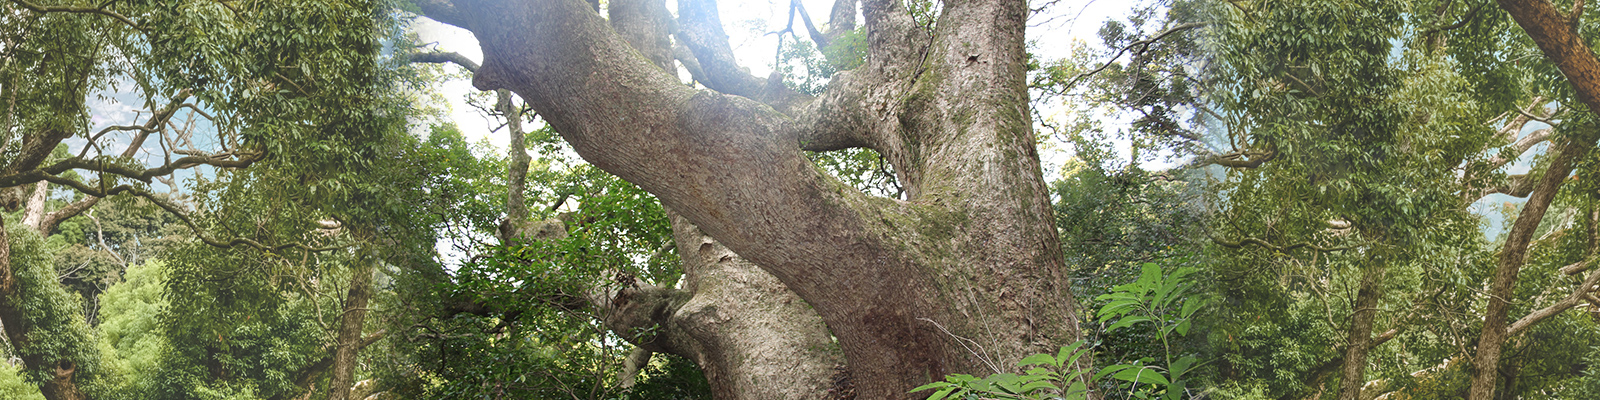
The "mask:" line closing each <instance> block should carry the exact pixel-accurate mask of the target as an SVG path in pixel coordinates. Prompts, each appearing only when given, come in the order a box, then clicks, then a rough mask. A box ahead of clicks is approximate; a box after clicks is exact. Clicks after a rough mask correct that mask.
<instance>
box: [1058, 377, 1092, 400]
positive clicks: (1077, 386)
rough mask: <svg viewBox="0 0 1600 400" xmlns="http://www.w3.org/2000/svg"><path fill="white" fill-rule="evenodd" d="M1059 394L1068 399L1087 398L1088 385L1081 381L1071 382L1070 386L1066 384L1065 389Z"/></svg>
mask: <svg viewBox="0 0 1600 400" xmlns="http://www.w3.org/2000/svg"><path fill="white" fill-rule="evenodd" d="M1061 394H1062V395H1063V396H1065V397H1066V398H1068V399H1087V398H1089V387H1088V386H1086V385H1084V384H1083V382H1081V381H1079V382H1072V386H1068V387H1067V391H1066V392H1062V393H1061Z"/></svg>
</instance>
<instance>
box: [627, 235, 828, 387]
mask: <svg viewBox="0 0 1600 400" xmlns="http://www.w3.org/2000/svg"><path fill="white" fill-rule="evenodd" d="M672 226H673V238H674V241H676V242H677V246H678V254H679V256H680V257H681V258H682V259H683V271H684V277H683V288H682V289H671V288H659V287H653V286H648V285H642V284H635V285H634V286H633V287H628V288H624V289H622V290H620V291H618V292H617V293H616V294H615V295H614V296H611V297H610V298H609V299H607V300H605V303H607V304H604V305H605V306H606V307H605V309H607V312H606V313H605V323H606V326H607V327H609V328H611V330H612V331H613V332H617V333H618V334H619V335H622V336H623V337H624V338H628V339H629V340H630V341H632V342H634V343H635V344H637V345H638V346H640V347H641V348H643V349H644V350H648V351H654V352H663V353H671V354H676V355H679V356H683V357H685V358H688V359H690V360H693V361H695V363H696V364H698V365H699V366H700V368H701V370H702V371H704V373H705V376H706V380H707V381H708V382H710V383H711V388H712V393H713V395H714V396H715V397H716V398H718V399H822V398H825V395H826V394H827V393H828V389H829V388H830V386H831V384H832V382H831V381H830V379H829V377H831V376H833V375H834V373H835V368H836V367H839V366H842V365H843V364H844V359H843V355H842V354H841V353H840V352H839V348H838V345H837V344H835V343H833V342H832V340H831V339H830V337H829V336H828V328H827V326H826V325H824V324H823V322H822V319H821V317H818V316H817V314H816V312H815V311H812V310H811V308H810V307H809V306H807V305H806V303H805V301H804V300H801V299H800V298H799V296H796V295H795V294H794V293H793V292H791V291H789V290H788V289H787V288H785V287H784V286H783V283H781V282H778V279H777V278H774V277H773V276H772V275H770V274H767V273H766V272H764V271H762V270H761V269H760V268H757V267H756V266H755V265H754V264H751V263H750V262H749V261H745V260H744V259H743V258H740V257H739V256H738V255H737V254H734V253H733V251H730V250H728V248H727V247H725V246H723V245H721V244H719V243H717V241H716V240H714V239H711V237H709V236H706V235H705V234H704V233H702V232H700V230H699V229H698V228H696V227H695V226H694V225H693V224H690V223H688V221H687V220H685V219H683V218H682V217H679V216H676V215H673V216H672ZM645 328H654V329H653V330H646V329H645ZM641 333H643V334H641Z"/></svg>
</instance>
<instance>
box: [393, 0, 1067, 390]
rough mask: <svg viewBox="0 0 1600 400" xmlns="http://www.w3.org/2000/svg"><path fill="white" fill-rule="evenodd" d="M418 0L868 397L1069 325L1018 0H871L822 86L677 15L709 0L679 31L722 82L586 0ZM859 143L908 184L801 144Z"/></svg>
mask: <svg viewBox="0 0 1600 400" xmlns="http://www.w3.org/2000/svg"><path fill="white" fill-rule="evenodd" d="M418 3H419V5H420V6H421V7H422V9H423V10H424V12H425V13H426V14H427V16H429V17H432V18H434V19H436V20H439V21H441V22H445V23H448V24H452V25H456V26H460V27H463V28H466V29H468V30H469V31H472V32H473V33H474V34H475V35H476V36H477V37H478V39H479V42H480V44H481V46H482V47H483V50H484V54H485V56H484V62H483V65H482V67H481V68H480V69H479V70H478V72H477V73H476V74H475V77H474V84H475V85H476V86H478V87H479V88H480V89H484V90H493V89H500V88H505V89H510V90H512V91H513V92H516V93H517V94H518V95H519V96H521V97H522V98H523V99H524V100H526V101H527V102H528V103H529V104H530V105H531V106H532V108H533V109H534V110H536V111H538V112H539V113H540V115H541V116H543V117H544V118H545V119H546V120H547V121H549V122H550V123H551V125H552V126H553V127H554V128H555V129H556V131H558V132H560V133H561V134H562V136H563V138H565V139H566V140H567V141H568V142H569V143H571V144H572V145H573V147H574V148H575V149H576V150H577V152H578V153H579V154H580V155H582V156H583V157H584V159H586V160H587V161H589V162H590V163H592V164H594V165H595V166H597V167H600V168H601V169H604V170H606V171H607V172H611V173H613V174H615V175H617V176H619V177H622V178H623V179H626V180H628V181H629V182H632V183H634V184H637V185H639V186H640V187H642V188H644V189H645V190H647V191H649V192H650V193H652V194H654V195H656V196H657V197H658V198H660V199H661V201H662V202H663V203H664V204H665V205H667V206H668V207H670V208H672V209H673V210H676V211H677V212H679V213H681V214H682V216H683V217H684V218H685V219H686V220H688V221H692V222H693V223H694V224H695V225H697V226H699V227H700V228H701V229H702V230H704V232H705V233H706V234H709V235H710V236H712V237H715V238H717V239H718V241H720V242H721V243H723V244H725V245H726V246H727V247H728V248H729V249H730V250H732V251H733V252H735V253H737V254H739V255H741V256H744V257H745V258H746V259H748V260H749V261H751V262H753V263H754V264H755V265H758V266H760V268H762V269H764V270H766V271H767V272H770V273H771V274H772V275H773V276H775V277H776V278H777V279H778V280H779V281H781V282H782V283H783V284H784V285H786V286H787V287H788V288H789V289H791V290H793V291H794V292H795V293H796V294H798V295H799V297H800V298H803V299H805V301H806V303H808V304H810V305H812V306H813V307H815V310H816V312H817V313H819V314H820V315H821V316H822V317H823V319H824V320H826V321H827V325H828V327H830V328H832V332H833V333H834V335H835V336H836V337H837V338H838V342H839V344H840V345H841V347H842V349H843V350H844V354H845V356H846V358H847V359H848V365H849V372H850V373H851V376H852V377H853V379H854V383H855V384H856V385H857V389H858V391H859V393H860V395H861V396H862V397H863V398H874V399H878V398H884V399H888V398H910V397H913V396H912V395H910V394H907V393H906V392H907V390H909V389H911V388H912V387H914V386H916V385H919V384H922V383H925V382H928V381H930V380H933V379H938V378H939V377H942V376H944V375H945V374H949V373H958V372H960V373H972V374H986V373H991V372H994V371H996V370H1000V369H1002V368H1012V366H1014V365H1015V363H1016V361H1017V360H1019V359H1021V358H1022V357H1024V356H1026V355H1028V354H1033V353H1040V352H1054V350H1055V349H1056V347H1058V346H1060V345H1063V344H1066V343H1070V342H1072V341H1073V340H1076V339H1077V338H1078V332H1077V328H1076V325H1077V323H1076V322H1077V321H1076V317H1075V313H1076V310H1075V308H1076V306H1075V305H1074V302H1073V299H1072V297H1071V293H1070V289H1069V288H1068V286H1067V280H1066V276H1065V275H1064V272H1063V261H1062V257H1061V254H1060V246H1059V243H1058V238H1057V234H1056V232H1055V229H1054V226H1053V216H1052V215H1051V209H1050V207H1049V202H1048V195H1047V193H1048V192H1047V191H1046V189H1045V185H1044V181H1043V178H1042V176H1041V173H1040V169H1039V161H1038V155H1037V153H1036V150H1035V146H1034V137H1033V132H1032V125H1031V122H1030V119H1029V112H1028V98H1027V84H1026V79H1025V78H1026V75H1025V74H1026V65H1025V62H1026V54H1025V52H1024V42H1023V29H1024V28H1025V19H1026V16H1027V12H1028V9H1027V5H1026V3H1025V2H1024V1H1020V0H986V1H973V2H948V3H944V8H943V9H942V10H941V12H940V15H939V20H938V22H937V23H936V24H935V28H934V30H933V31H932V32H931V34H930V32H929V31H928V30H925V29H923V27H920V26H917V25H916V24H915V23H914V22H913V21H912V20H911V17H910V14H909V13H908V12H907V10H905V9H904V8H903V5H902V4H900V2H897V1H867V2H865V3H864V5H863V8H862V9H863V11H864V14H865V16H866V20H867V24H866V36H867V42H868V49H867V52H866V63H865V65H863V66H862V67H859V68H857V69H856V70H852V71H848V72H844V73H841V74H839V75H837V76H835V77H834V79H833V81H832V83H831V84H830V87H829V89H828V90H827V91H826V92H825V93H823V94H822V95H821V96H819V97H817V98H815V99H809V98H805V97H803V96H796V95H793V94H784V93H783V90H782V84H781V82H778V84H777V85H773V84H772V82H773V80H771V79H768V80H767V84H765V85H762V87H761V88H759V89H757V90H754V91H752V90H751V89H750V87H749V85H748V84H747V83H749V82H759V81H760V80H759V79H754V78H753V77H749V76H748V75H745V74H743V73H742V72H740V73H735V72H732V71H739V70H738V69H737V68H728V66H729V65H726V64H727V63H725V62H723V61H722V60H721V59H720V58H718V57H714V56H716V55H717V53H718V51H717V50H718V49H719V48H720V46H717V45H716V42H718V39H719V37H717V35H709V37H696V36H694V35H691V34H689V33H691V32H707V31H720V28H716V29H711V28H712V27H711V26H709V25H707V24H704V23H702V22H703V21H706V20H709V21H713V22H714V21H715V20H716V18H715V12H714V8H709V9H708V8H707V7H705V6H709V5H714V4H713V3H711V2H709V1H690V0H685V1H681V2H680V3H679V5H680V10H679V13H678V14H679V18H680V19H679V20H678V24H679V28H680V33H679V34H678V35H677V37H678V39H679V40H680V41H683V42H685V43H686V44H688V47H689V48H690V50H692V52H693V54H694V57H695V58H696V59H697V60H698V63H699V64H700V65H701V66H702V69H703V71H704V72H705V73H706V75H707V76H705V77H701V76H697V77H696V80H698V81H700V82H703V83H705V84H706V86H708V87H711V88H712V89H715V90H717V91H709V90H696V89H693V88H689V87H685V86H683V85H682V84H680V83H679V82H678V81H677V80H676V79H674V78H673V77H672V76H671V75H669V74H667V73H664V71H662V69H661V68H660V67H658V66H657V65H656V64H655V63H654V62H652V60H651V59H649V58H646V57H645V56H644V55H643V53H642V52H640V51H639V50H636V49H635V48H634V47H633V46H632V45H630V44H629V43H628V42H627V41H626V39H625V38H624V37H623V35H620V34H618V33H617V32H616V30H614V29H613V28H612V27H611V26H609V24H608V23H607V21H605V20H603V19H601V18H600V16H599V15H597V14H595V13H594V12H593V10H592V9H591V8H590V7H589V5H588V4H585V3H583V2H581V1H577V0H544V1H527V2H513V1H500V0H481V1H480V0H462V1H446V0H424V1H419V2H418ZM691 11H692V12H691ZM697 16H700V17H704V18H701V19H696V17H697ZM708 42H709V43H711V44H712V45H710V46H705V45H704V44H706V43H708ZM722 42H724V43H725V40H722ZM697 43H699V44H700V45H697ZM717 71H722V72H717ZM713 78H726V79H713ZM718 91H720V93H719V92H718ZM850 147H869V148H872V149H874V150H877V151H878V152H879V153H881V154H884V155H885V157H887V158H888V159H889V160H890V161H891V162H892V163H893V164H894V166H895V170H896V171H897V172H898V173H899V174H900V178H901V182H902V183H903V184H904V185H905V187H906V188H907V191H908V194H909V197H908V200H907V201H896V200H891V199H883V198H874V197H870V196H867V195H865V194H863V193H861V192H859V191H857V190H855V189H852V188H849V187H847V186H845V185H843V184H841V183H840V182H838V181H837V180H836V179H834V178H832V177H830V176H828V175H827V174H826V173H823V172H821V171H819V170H817V169H816V168H815V167H814V166H813V165H811V164H810V162H809V161H807V159H806V158H805V156H804V154H803V152H802V150H803V149H810V150H834V149H843V148H850ZM719 311H723V310H719ZM969 348H970V349H971V350H969ZM1079 367H1080V368H1086V367H1087V365H1080V366H1079ZM710 375H711V374H708V376H710Z"/></svg>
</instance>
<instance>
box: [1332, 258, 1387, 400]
mask: <svg viewBox="0 0 1600 400" xmlns="http://www.w3.org/2000/svg"><path fill="white" fill-rule="evenodd" d="M1386 270H1387V265H1386V261H1385V260H1384V259H1383V258H1382V257H1372V258H1371V259H1369V260H1368V265H1367V266H1366V268H1362V269H1361V288H1360V289H1359V290H1357V292H1356V302H1355V304H1353V305H1351V310H1350V311H1351V313H1350V330H1349V335H1348V336H1347V337H1346V339H1345V343H1346V344H1345V349H1344V365H1343V366H1342V367H1341V368H1340V370H1339V376H1340V377H1341V378H1340V380H1339V400H1360V399H1361V387H1362V386H1363V385H1364V384H1365V383H1366V382H1367V380H1366V372H1367V353H1369V352H1370V351H1371V350H1372V345H1371V342H1372V323H1373V320H1375V319H1376V317H1377V315H1378V303H1379V302H1380V301H1381V300H1383V275H1384V273H1385V272H1386Z"/></svg>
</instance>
